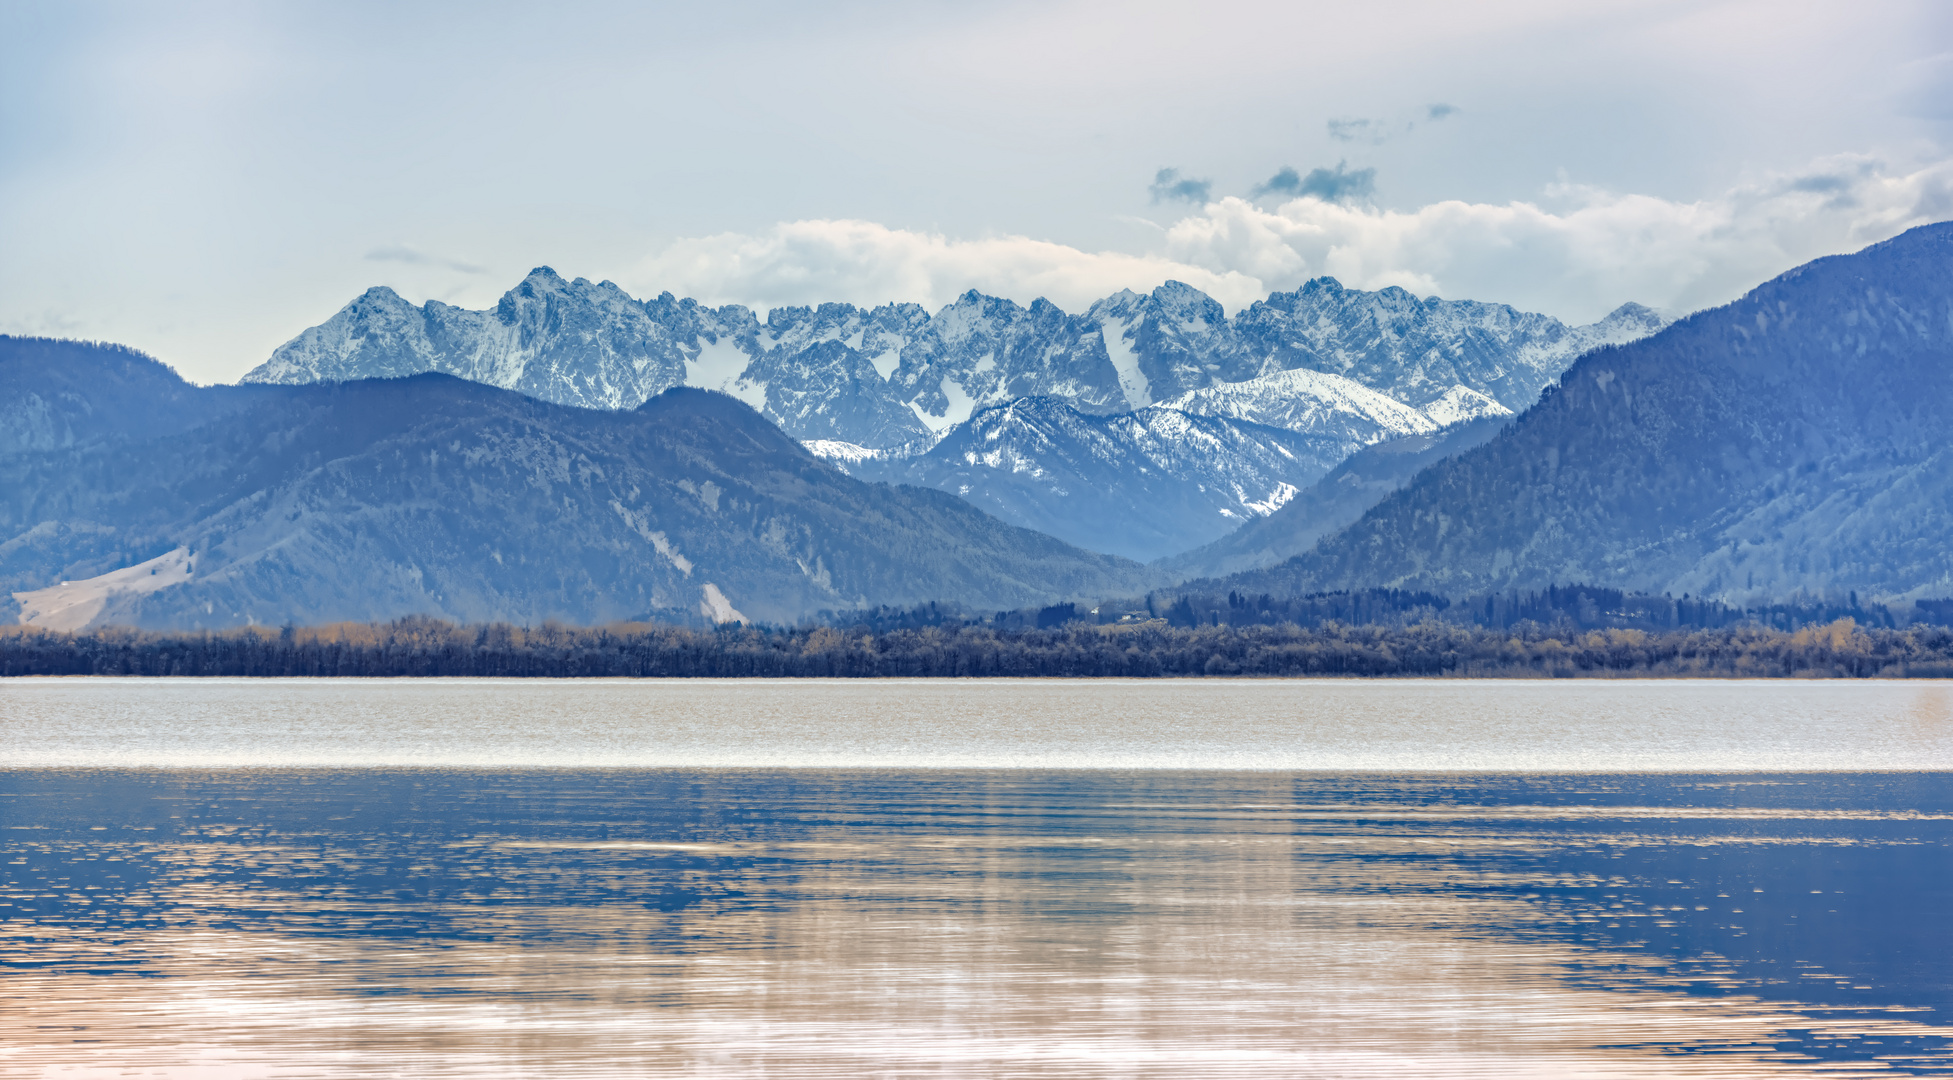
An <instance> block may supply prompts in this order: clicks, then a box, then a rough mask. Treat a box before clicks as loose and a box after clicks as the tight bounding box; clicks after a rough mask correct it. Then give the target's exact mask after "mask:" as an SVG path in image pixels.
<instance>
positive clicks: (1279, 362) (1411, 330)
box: [1234, 278, 1667, 412]
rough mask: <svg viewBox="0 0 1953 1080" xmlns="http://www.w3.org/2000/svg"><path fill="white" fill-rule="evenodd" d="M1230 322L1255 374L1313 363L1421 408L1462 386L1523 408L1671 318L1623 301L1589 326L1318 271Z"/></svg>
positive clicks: (1516, 410)
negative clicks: (1345, 281) (1576, 363)
mask: <svg viewBox="0 0 1953 1080" xmlns="http://www.w3.org/2000/svg"><path fill="white" fill-rule="evenodd" d="M1234 323H1235V328H1236V333H1237V335H1238V337H1239V339H1240V343H1241V349H1242V350H1243V352H1244V353H1245V354H1246V355H1247V356H1248V357H1251V358H1252V359H1253V360H1254V362H1255V363H1256V364H1258V366H1259V369H1258V370H1257V371H1255V372H1252V373H1251V374H1265V373H1267V372H1270V371H1284V370H1290V369H1294V368H1311V369H1314V370H1317V371H1325V372H1330V373H1333V374H1338V375H1344V376H1347V377H1349V378H1351V379H1354V380H1356V381H1357V382H1360V383H1362V384H1363V385H1365V386H1368V387H1371V388H1372V389H1376V390H1380V391H1383V392H1384V393H1387V394H1389V395H1390V396H1392V397H1394V398H1396V399H1398V400H1399V401H1402V402H1405V403H1406V404H1410V405H1418V406H1422V405H1425V404H1428V403H1430V402H1431V401H1433V400H1435V399H1437V398H1438V397H1439V396H1441V395H1443V394H1444V393H1445V392H1447V391H1449V390H1450V389H1451V388H1452V387H1454V386H1464V387H1468V388H1470V389H1472V390H1476V391H1478V392H1479V393H1481V394H1484V395H1485V396H1487V397H1489V398H1492V399H1493V400H1495V401H1497V402H1499V403H1500V404H1501V405H1503V406H1505V407H1506V408H1508V409H1511V410H1513V411H1514V412H1520V411H1523V410H1525V409H1526V408H1528V407H1530V406H1531V405H1532V404H1533V402H1535V401H1537V400H1538V398H1539V393H1540V391H1541V390H1543V389H1544V388H1545V387H1546V386H1547V384H1549V383H1551V382H1552V381H1553V380H1554V379H1555V378H1557V377H1558V376H1559V374H1560V372H1562V371H1564V370H1566V367H1567V365H1568V364H1570V363H1572V362H1573V359H1574V358H1575V357H1577V356H1579V355H1580V354H1581V353H1583V352H1586V351H1588V350H1589V349H1593V348H1596V347H1598V346H1600V345H1605V344H1620V343H1623V342H1626V341H1631V340H1634V339H1635V338H1639V337H1644V336H1646V335H1648V334H1651V333H1653V332H1655V331H1656V330H1659V329H1661V328H1662V327H1663V326H1665V325H1666V324H1667V320H1665V319H1663V318H1662V317H1661V316H1660V315H1658V314H1657V313H1655V312H1654V311H1652V310H1650V309H1648V308H1645V307H1642V306H1641V305H1639V304H1624V305H1622V306H1621V307H1620V308H1618V309H1616V310H1615V311H1614V312H1613V313H1612V314H1610V315H1609V316H1607V318H1605V319H1602V320H1601V321H1600V322H1598V323H1595V324H1593V325H1591V326H1583V327H1570V326H1567V325H1566V324H1565V323H1562V322H1560V321H1559V320H1558V319H1555V318H1552V317H1551V316H1548V315H1538V314H1532V313H1528V312H1522V311H1517V310H1514V309H1513V308H1511V307H1508V306H1506V305H1504V304H1486V303H1480V302H1478V301H1475V300H1441V299H1439V298H1437V297H1435V296H1434V297H1427V298H1424V299H1419V298H1417V297H1416V296H1413V295H1411V294H1410V293H1408V292H1406V291H1404V290H1403V289H1399V288H1395V287H1391V288H1386V289H1380V290H1378V291H1376V292H1364V291H1362V290H1359V289H1345V288H1344V287H1343V286H1342V285H1341V284H1340V283H1338V282H1337V281H1336V279H1334V278H1317V279H1316V280H1314V281H1311V282H1309V283H1308V284H1306V285H1304V286H1302V287H1301V288H1300V289H1297V290H1295V291H1294V292H1288V293H1274V294H1272V295H1270V296H1269V298H1268V299H1267V300H1265V301H1261V302H1258V303H1255V304H1253V305H1251V306H1250V307H1249V308H1248V309H1247V310H1246V311H1243V312H1241V313H1240V314H1239V315H1238V316H1236V317H1235V320H1234Z"/></svg>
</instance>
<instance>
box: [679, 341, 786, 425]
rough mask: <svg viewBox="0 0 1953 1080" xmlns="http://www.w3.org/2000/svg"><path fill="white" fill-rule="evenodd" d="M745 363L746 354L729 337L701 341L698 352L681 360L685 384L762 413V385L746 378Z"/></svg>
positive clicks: (763, 407) (763, 388)
mask: <svg viewBox="0 0 1953 1080" xmlns="http://www.w3.org/2000/svg"><path fill="white" fill-rule="evenodd" d="M748 363H750V361H749V360H748V358H747V356H746V354H745V353H743V352H741V351H740V350H739V346H738V345H736V344H734V343H733V340H732V338H731V337H730V336H729V335H728V336H721V337H720V338H719V340H717V341H704V340H701V341H700V342H699V346H698V353H697V354H696V355H694V356H687V357H686V358H685V385H686V386H696V387H698V388H699V389H701V390H717V391H719V392H720V393H722V394H731V395H732V396H733V397H736V398H738V399H739V400H741V401H743V402H745V403H746V404H748V405H751V406H752V407H753V408H755V409H761V410H764V409H765V408H766V384H765V383H763V382H754V381H749V380H747V379H746V377H745V375H746V365H747V364H748Z"/></svg>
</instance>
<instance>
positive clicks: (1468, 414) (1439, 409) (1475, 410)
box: [1424, 386, 1513, 427]
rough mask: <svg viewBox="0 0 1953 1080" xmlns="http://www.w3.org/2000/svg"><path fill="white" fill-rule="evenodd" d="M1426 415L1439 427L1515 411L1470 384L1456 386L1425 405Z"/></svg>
mask: <svg viewBox="0 0 1953 1080" xmlns="http://www.w3.org/2000/svg"><path fill="white" fill-rule="evenodd" d="M1424 415H1426V416H1428V417H1430V418H1431V419H1432V420H1434V421H1436V422H1437V425H1438V426H1439V427H1450V426H1452V425H1453V424H1463V423H1465V422H1467V421H1471V420H1485V419H1489V418H1491V417H1495V416H1511V415H1513V412H1512V410H1511V409H1508V408H1506V407H1505V406H1503V405H1501V404H1499V403H1498V402H1496V401H1493V400H1492V399H1491V398H1489V397H1486V396H1485V395H1484V394H1481V393H1479V392H1478V391H1476V390H1473V389H1472V388H1471V387H1469V386H1454V387H1452V388H1451V389H1449V390H1446V391H1445V392H1444V393H1442V394H1439V395H1438V397H1437V399H1436V400H1434V401H1432V402H1431V403H1430V404H1428V405H1426V406H1424Z"/></svg>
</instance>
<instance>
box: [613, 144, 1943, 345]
mask: <svg viewBox="0 0 1953 1080" xmlns="http://www.w3.org/2000/svg"><path fill="white" fill-rule="evenodd" d="M1318 174H1320V177H1319V176H1318ZM1308 175H1309V178H1310V179H1321V178H1325V177H1332V176H1338V175H1340V176H1344V177H1347V178H1349V179H1352V180H1353V179H1355V178H1356V177H1357V176H1358V175H1361V174H1359V173H1355V172H1345V171H1344V170H1343V169H1342V168H1341V167H1340V166H1339V168H1338V169H1337V170H1335V171H1334V172H1332V171H1331V170H1322V169H1318V170H1315V171H1314V172H1312V173H1310V174H1308ZM1277 176H1278V178H1281V179H1287V178H1290V177H1294V178H1295V179H1294V181H1293V187H1294V188H1295V189H1296V191H1297V192H1298V195H1297V197H1294V198H1288V199H1286V200H1285V201H1280V202H1278V203H1277V204H1274V205H1269V199H1268V197H1267V192H1269V191H1270V189H1271V186H1270V185H1264V186H1263V188H1262V189H1261V190H1262V191H1263V193H1264V194H1263V197H1262V199H1261V201H1260V202H1259V203H1257V202H1256V201H1254V200H1252V199H1249V198H1245V197H1240V196H1233V195H1228V196H1223V197H1221V198H1219V199H1215V200H1211V201H1207V202H1205V203H1202V204H1200V205H1199V206H1198V207H1197V208H1196V209H1194V210H1192V211H1191V212H1189V213H1188V214H1187V215H1186V216H1184V217H1182V218H1180V219H1179V220H1177V221H1174V222H1172V223H1171V224H1169V225H1167V226H1165V227H1164V228H1163V230H1162V231H1161V233H1160V235H1159V239H1158V241H1157V243H1156V244H1155V245H1154V247H1153V250H1151V251H1149V252H1146V253H1143V254H1134V253H1130V252H1120V251H1085V250H1082V249H1079V248H1076V247H1070V246H1067V245H1064V244H1059V243H1053V242H1050V241H1046V240H1038V239H1034V238H1031V237H1026V236H1012V235H993V236H986V237H979V238H974V239H963V238H954V237H949V236H945V235H942V234H939V233H932V232H922V231H916V230H908V229H899V228H891V227H888V226H885V225H880V224H877V223H874V222H870V221H859V220H805V221H796V222H790V223H782V224H779V225H776V226H774V227H773V228H772V229H769V230H766V231H763V232H757V233H720V234H718V235H714V236H706V237H698V238H691V239H684V240H679V241H677V242H675V243H672V244H670V245H669V246H667V247H665V248H664V249H663V250H661V251H659V252H657V253H656V254H654V255H652V256H651V257H650V258H648V259H646V260H645V261H644V262H643V263H641V264H640V265H639V266H637V267H636V268H635V269H634V270H633V271H632V272H631V273H630V274H629V275H628V279H627V280H625V281H624V282H623V283H624V284H625V285H626V286H627V287H629V288H631V289H632V290H633V291H642V292H647V293H652V294H655V293H657V292H660V291H664V290H669V291H671V292H673V293H676V294H677V295H679V296H694V297H697V298H698V299H700V300H702V301H706V302H711V303H734V302H737V303H747V304H753V305H756V306H762V307H766V306H779V305H788V304H818V303H821V302H824V301H849V302H853V303H856V304H864V305H868V304H878V303H883V302H887V301H891V300H899V301H915V302H918V303H921V304H923V305H924V306H926V307H930V308H935V307H939V306H942V305H944V304H947V303H949V302H950V301H951V300H952V299H954V298H955V297H956V296H958V295H961V294H962V293H963V292H965V291H967V290H969V289H972V288H974V289H979V290H982V291H983V292H986V293H989V294H992V295H997V296H1005V297H1009V298H1011V299H1013V300H1017V301H1019V302H1024V303H1028V302H1029V301H1031V300H1034V299H1036V298H1038V297H1040V296H1042V297H1045V298H1047V299H1050V300H1051V301H1052V302H1054V303H1056V304H1058V305H1059V306H1060V307H1064V308H1067V309H1068V310H1073V311H1077V310H1081V309H1082V308H1083V307H1084V306H1085V305H1087V304H1089V303H1091V302H1092V301H1093V300H1095V299H1097V298H1099V297H1102V296H1105V295H1108V294H1109V293H1111V292H1114V291H1117V290H1119V289H1122V288H1131V289H1135V290H1145V289H1151V288H1152V287H1154V286H1156V285H1158V284H1160V283H1161V282H1162V281H1165V280H1168V279H1177V280H1180V281H1184V282H1186V283H1188V284H1190V285H1193V286H1195V287H1196V288H1199V289H1201V290H1202V291H1204V292H1206V293H1208V294H1209V295H1211V296H1213V297H1214V298H1215V299H1217V300H1219V301H1220V302H1221V303H1222V304H1224V305H1225V306H1226V307H1227V308H1228V309H1229V310H1230V311H1233V310H1238V309H1239V308H1240V307H1243V306H1246V305H1247V304H1250V303H1252V302H1254V301H1256V300H1259V299H1262V298H1263V297H1265V296H1267V294H1268V293H1269V292H1271V291H1274V290H1286V289H1293V288H1296V287H1298V286H1300V285H1301V284H1302V283H1303V282H1305V281H1307V280H1309V279H1310V278H1314V277H1320V276H1322V275H1329V276H1332V277H1335V278H1336V279H1338V280H1339V281H1341V282H1342V283H1343V284H1344V285H1347V286H1350V287H1352V288H1360V289H1378V288H1382V287H1384V286H1388V285H1397V286H1401V287H1403V288H1406V289H1409V290H1411V291H1412V292H1414V293H1417V294H1418V295H1420V296H1426V295H1432V294H1436V295H1439V296H1444V297H1446V298H1450V299H1461V298H1470V299H1479V300H1493V301H1498V302H1500V303H1508V304H1512V305H1514V306H1515V307H1518V308H1520V309H1522V310H1528V311H1542V312H1546V313H1548V314H1552V315H1555V316H1558V317H1560V318H1562V319H1566V320H1569V321H1575V322H1590V321H1592V320H1594V319H1598V318H1600V317H1601V316H1602V315H1604V314H1606V313H1607V312H1608V311H1610V310H1612V309H1613V308H1614V307H1615V306H1616V305H1619V304H1620V303H1622V302H1624V301H1627V300H1635V301H1639V302H1641V303H1645V304H1649V305H1651V306H1653V307H1656V308H1660V309H1664V310H1668V311H1671V312H1683V311H1690V310H1695V309H1698V308H1702V307H1707V306H1711V305H1715V304H1720V303H1724V302H1726V301H1728V300H1731V299H1734V298H1735V297H1737V296H1739V295H1741V294H1742V292H1743V291H1744V290H1746V289H1748V288H1750V287H1751V286H1753V285H1755V284H1756V283H1757V282H1758V281H1762V280H1764V279H1766V278H1769V277H1771V276H1773V275H1775V274H1778V273H1781V272H1782V271H1784V270H1787V269H1789V268H1790V267H1792V266H1795V265H1797V264H1799V263H1802V262H1806V261H1808V260H1810V259H1812V258H1816V257H1819V256H1822V255H1828V254H1836V253H1840V252H1845V251H1851V250H1855V249H1858V248H1861V247H1863V246H1865V245H1866V244H1869V243H1873V242H1876V241H1879V240H1884V239H1887V238H1890V237H1892V236H1896V235H1898V234H1899V233H1900V232H1902V231H1904V230H1905V229H1907V228H1910V227H1912V226H1914V225H1920V224H1925V223H1928V222H1932V221H1939V220H1945V219H1947V218H1953V161H1940V162H1935V163H1932V164H1929V165H1925V166H1921V167H1916V168H1912V169H1910V170H1906V169H1894V168H1891V167H1889V166H1887V165H1885V164H1884V163H1882V162H1880V161H1879V160H1877V159H1874V158H1870V157H1865V156H1859V155H1840V156H1836V157H1831V158H1825V159H1821V160H1819V161H1816V162H1813V163H1811V165H1810V166H1808V167H1807V168H1805V169H1802V170H1799V171H1798V172H1796V173H1793V174H1775V175H1767V176H1763V177H1759V178H1757V179H1755V180H1752V181H1750V182H1747V183H1744V184H1741V185H1739V186H1737V187H1734V188H1731V189H1729V190H1727V191H1725V192H1723V193H1722V194H1720V195H1718V196H1715V197H1713V198H1708V199H1703V200H1699V201H1695V202H1680V201H1674V200H1669V199H1663V198H1659V197H1656V196H1652V195H1634V194H1620V193H1617V192H1612V191H1608V190H1604V189H1601V188H1597V187H1590V186H1582V185H1578V184H1571V183H1561V184H1556V185H1553V186H1551V187H1549V188H1547V189H1546V190H1545V191H1544V192H1543V193H1542V198H1540V199H1539V200H1537V201H1529V202H1511V203H1505V204H1491V203H1471V202H1463V201H1444V202H1437V203H1432V204H1429V205H1426V206H1421V207H1418V208H1416V209H1412V210H1392V209H1383V208H1379V207H1377V206H1374V205H1371V204H1368V203H1366V202H1363V201H1361V200H1358V199H1352V198H1348V197H1347V195H1348V194H1350V193H1349V192H1348V191H1346V190H1345V189H1340V188H1338V189H1335V190H1328V189H1329V188H1331V187H1332V185H1328V184H1327V183H1326V182H1325V183H1320V184H1316V185H1309V184H1308V183H1306V182H1305V181H1304V180H1303V179H1302V178H1301V177H1300V176H1299V175H1298V174H1296V173H1295V172H1294V171H1293V170H1285V171H1284V172H1283V173H1278V174H1277ZM1368 182H1369V177H1368V176H1367V175H1365V176H1363V183H1364V184H1366V185H1367V183H1368ZM1281 186H1283V187H1285V186H1288V185H1281ZM1273 190H1274V194H1275V195H1276V197H1277V198H1281V197H1282V196H1284V195H1286V194H1287V192H1285V191H1282V190H1280V187H1275V188H1274V189H1273ZM1362 193H1363V194H1367V189H1366V190H1364V191H1363V192H1362Z"/></svg>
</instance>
